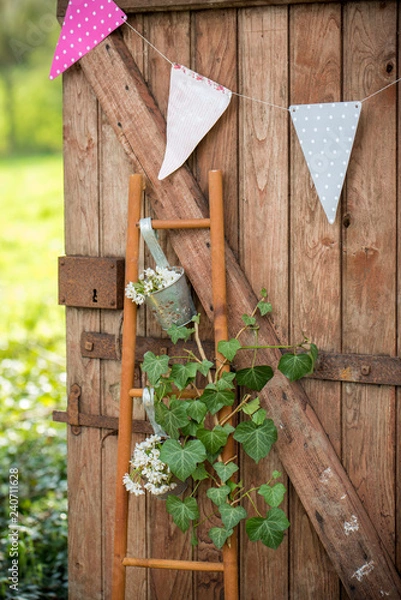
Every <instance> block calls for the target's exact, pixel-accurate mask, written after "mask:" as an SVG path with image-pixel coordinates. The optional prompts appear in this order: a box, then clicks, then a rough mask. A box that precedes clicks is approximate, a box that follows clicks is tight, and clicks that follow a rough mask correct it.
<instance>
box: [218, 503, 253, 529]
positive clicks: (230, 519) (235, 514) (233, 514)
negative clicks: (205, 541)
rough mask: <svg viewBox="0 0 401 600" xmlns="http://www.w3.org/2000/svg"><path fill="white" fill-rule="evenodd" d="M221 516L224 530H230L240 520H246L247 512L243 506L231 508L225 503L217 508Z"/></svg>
mask: <svg viewBox="0 0 401 600" xmlns="http://www.w3.org/2000/svg"><path fill="white" fill-rule="evenodd" d="M219 511H220V514H221V520H222V521H223V525H224V526H225V528H226V529H232V528H233V527H235V526H236V525H238V523H239V522H240V521H242V519H246V517H247V516H248V515H247V512H246V510H245V508H244V507H243V506H231V504H228V503H225V504H221V505H220V506H219Z"/></svg>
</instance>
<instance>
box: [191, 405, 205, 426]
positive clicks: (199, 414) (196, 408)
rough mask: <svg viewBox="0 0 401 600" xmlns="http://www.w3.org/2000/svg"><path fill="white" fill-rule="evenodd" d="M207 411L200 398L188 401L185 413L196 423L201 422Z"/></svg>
mask: <svg viewBox="0 0 401 600" xmlns="http://www.w3.org/2000/svg"><path fill="white" fill-rule="evenodd" d="M206 413H207V406H206V404H205V403H204V402H201V400H194V401H193V402H189V403H188V408H187V414H188V415H189V416H190V417H191V418H192V419H194V420H195V421H196V422H197V423H201V422H202V421H203V419H204V418H205V415H206Z"/></svg>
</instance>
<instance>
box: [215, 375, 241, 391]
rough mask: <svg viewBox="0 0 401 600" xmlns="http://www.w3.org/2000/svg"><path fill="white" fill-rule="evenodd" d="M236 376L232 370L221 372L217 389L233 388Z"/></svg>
mask: <svg viewBox="0 0 401 600" xmlns="http://www.w3.org/2000/svg"><path fill="white" fill-rule="evenodd" d="M235 377H236V374H235V373H232V372H231V371H224V372H223V373H222V374H221V377H220V379H219V380H218V381H217V384H216V385H217V389H218V390H233V389H234V387H235V386H234V384H233V381H234V379H235Z"/></svg>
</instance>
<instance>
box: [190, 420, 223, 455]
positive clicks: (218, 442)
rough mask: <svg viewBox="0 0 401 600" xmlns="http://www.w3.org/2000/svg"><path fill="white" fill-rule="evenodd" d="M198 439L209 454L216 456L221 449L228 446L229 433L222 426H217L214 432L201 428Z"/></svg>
mask: <svg viewBox="0 0 401 600" xmlns="http://www.w3.org/2000/svg"><path fill="white" fill-rule="evenodd" d="M197 437H198V438H199V439H200V441H201V442H202V444H203V445H204V446H205V448H206V452H207V453H208V454H216V452H219V451H220V449H221V447H222V446H224V445H225V444H226V442H227V438H228V433H227V432H226V431H225V430H224V429H223V427H221V425H216V427H215V428H214V429H212V430H210V429H205V428H204V427H199V429H198V431H197Z"/></svg>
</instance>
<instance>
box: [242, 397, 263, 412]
mask: <svg viewBox="0 0 401 600" xmlns="http://www.w3.org/2000/svg"><path fill="white" fill-rule="evenodd" d="M259 408H260V400H259V398H254V399H253V400H251V401H250V402H247V403H246V404H245V406H243V407H242V409H241V410H242V412H244V413H245V414H246V415H253V413H254V412H256V411H257V410H259Z"/></svg>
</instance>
